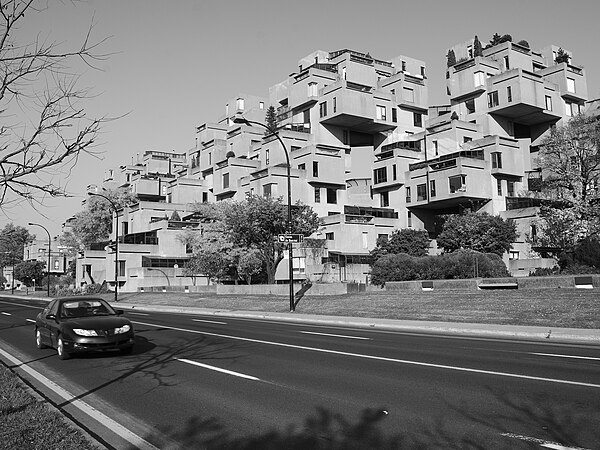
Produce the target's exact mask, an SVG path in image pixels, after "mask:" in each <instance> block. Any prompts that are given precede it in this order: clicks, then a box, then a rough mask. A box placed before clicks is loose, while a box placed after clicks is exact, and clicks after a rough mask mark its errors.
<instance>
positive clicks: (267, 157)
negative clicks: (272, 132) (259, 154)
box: [265, 148, 270, 166]
mask: <svg viewBox="0 0 600 450" xmlns="http://www.w3.org/2000/svg"><path fill="white" fill-rule="evenodd" d="M269 161H270V158H269V149H268V148H267V149H265V166H268V165H269Z"/></svg>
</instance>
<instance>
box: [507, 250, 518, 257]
mask: <svg viewBox="0 0 600 450" xmlns="http://www.w3.org/2000/svg"><path fill="white" fill-rule="evenodd" d="M508 259H519V252H518V251H516V250H510V251H509V252H508Z"/></svg>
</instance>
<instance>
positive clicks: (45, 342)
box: [35, 297, 134, 359]
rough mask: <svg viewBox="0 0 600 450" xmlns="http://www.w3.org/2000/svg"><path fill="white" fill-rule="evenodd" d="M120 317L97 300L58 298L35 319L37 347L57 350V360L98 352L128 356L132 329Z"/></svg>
mask: <svg viewBox="0 0 600 450" xmlns="http://www.w3.org/2000/svg"><path fill="white" fill-rule="evenodd" d="M122 314H123V311H120V310H114V309H113V308H112V307H111V306H110V305H109V304H108V303H107V302H106V301H105V300H103V299H102V298H99V297H64V298H57V299H55V300H53V301H51V302H50V303H49V304H48V306H46V308H44V310H43V311H42V312H41V313H40V314H38V316H37V318H36V319H35V342H36V345H37V347H38V348H45V347H54V348H56V350H57V352H58V357H59V358H60V359H68V358H69V357H70V356H71V354H72V353H79V352H89V351H97V350H120V351H121V353H124V354H126V353H130V352H131V350H132V348H133V341H134V333H133V326H132V325H131V322H130V321H129V319H127V318H125V317H123V316H122Z"/></svg>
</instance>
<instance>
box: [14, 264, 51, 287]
mask: <svg viewBox="0 0 600 450" xmlns="http://www.w3.org/2000/svg"><path fill="white" fill-rule="evenodd" d="M45 268H46V262H45V261H44V262H42V261H23V262H21V263H19V264H17V265H16V266H15V270H14V278H15V279H16V280H20V281H22V282H23V283H25V285H26V286H31V285H32V284H33V280H37V281H38V282H41V281H42V277H43V276H44V271H45Z"/></svg>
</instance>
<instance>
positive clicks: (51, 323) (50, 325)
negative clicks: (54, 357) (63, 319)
mask: <svg viewBox="0 0 600 450" xmlns="http://www.w3.org/2000/svg"><path fill="white" fill-rule="evenodd" d="M59 306H60V304H59V302H55V303H54V305H52V306H51V307H50V310H49V311H48V315H53V316H54V317H55V318H54V319H46V326H47V330H48V342H49V343H50V345H52V346H53V347H55V346H56V336H57V335H58V323H59V322H58V321H59V317H58V309H59Z"/></svg>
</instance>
